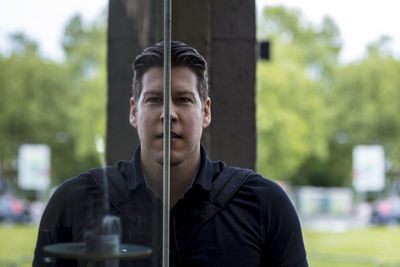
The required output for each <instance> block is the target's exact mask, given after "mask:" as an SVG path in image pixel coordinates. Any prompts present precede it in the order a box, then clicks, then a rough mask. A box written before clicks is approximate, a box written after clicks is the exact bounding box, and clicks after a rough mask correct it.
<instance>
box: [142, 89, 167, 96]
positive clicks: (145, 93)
mask: <svg viewBox="0 0 400 267" xmlns="http://www.w3.org/2000/svg"><path fill="white" fill-rule="evenodd" d="M148 95H155V96H162V95H163V92H162V91H159V90H148V91H146V92H144V94H143V96H148Z"/></svg>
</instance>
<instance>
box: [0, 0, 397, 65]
mask: <svg viewBox="0 0 400 267" xmlns="http://www.w3.org/2000/svg"><path fill="white" fill-rule="evenodd" d="M107 4H108V0H0V53H7V52H8V51H9V48H10V45H9V41H8V35H9V34H10V33H13V32H24V33H26V34H27V35H28V36H29V37H31V38H33V39H34V40H36V41H37V42H38V43H39V45H40V48H41V52H42V54H43V55H45V56H46V57H49V58H52V59H54V60H62V59H63V54H62V50H61V37H62V34H63V31H64V27H65V25H66V23H67V21H68V20H69V18H70V17H71V16H72V15H73V14H76V13H77V12H79V13H81V14H82V16H83V18H84V19H85V20H87V21H90V20H91V19H93V18H94V17H95V16H96V15H98V14H100V12H101V10H102V9H103V8H105V7H106V6H107ZM256 4H257V11H258V12H260V11H261V10H262V7H263V6H265V5H267V4H268V5H285V6H287V7H292V8H293V7H294V8H299V9H300V10H301V11H302V12H303V14H304V16H305V17H306V18H307V19H308V20H310V21H312V22H314V23H320V22H321V20H322V18H323V16H324V15H329V16H330V17H331V18H333V19H334V21H335V22H336V23H337V25H338V26H339V29H340V32H341V36H342V41H343V49H342V53H341V55H340V58H341V60H342V61H343V62H350V61H353V60H357V59H359V58H361V57H362V56H363V55H364V53H365V47H366V45H367V44H368V43H370V42H372V41H375V40H377V39H378V38H379V37H380V36H382V35H388V36H391V37H392V45H391V48H392V50H393V51H394V52H395V55H396V56H399V55H400V26H399V25H400V16H398V12H399V10H400V1H398V0H379V1H378V0H256Z"/></svg>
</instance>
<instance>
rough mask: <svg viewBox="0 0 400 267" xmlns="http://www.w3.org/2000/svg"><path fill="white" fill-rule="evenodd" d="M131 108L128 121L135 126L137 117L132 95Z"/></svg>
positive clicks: (135, 104)
mask: <svg viewBox="0 0 400 267" xmlns="http://www.w3.org/2000/svg"><path fill="white" fill-rule="evenodd" d="M130 104H131V109H130V111H129V123H130V124H131V125H132V126H133V127H135V128H137V117H136V110H137V103H136V101H135V99H134V98H133V97H131V100H130Z"/></svg>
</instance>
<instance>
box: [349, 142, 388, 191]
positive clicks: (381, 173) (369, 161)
mask: <svg viewBox="0 0 400 267" xmlns="http://www.w3.org/2000/svg"><path fill="white" fill-rule="evenodd" d="M353 185H354V188H355V189H356V190H357V191H359V192H367V191H380V190H382V189H383V188H384V187H385V153H384V151H383V147H382V146H380V145H371V146H362V145H360V146H356V147H355V148H354V149H353Z"/></svg>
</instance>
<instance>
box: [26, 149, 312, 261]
mask: <svg viewBox="0 0 400 267" xmlns="http://www.w3.org/2000/svg"><path fill="white" fill-rule="evenodd" d="M225 167H226V164H225V163H224V162H222V161H217V162H212V161H210V160H209V159H208V157H207V154H206V152H205V150H204V148H203V147H202V148H201V164H200V169H199V172H198V174H197V176H196V178H195V179H194V181H193V183H192V185H191V186H190V188H188V190H187V191H186V192H185V194H184V196H183V198H182V199H181V200H179V201H178V202H177V204H176V205H175V206H174V207H173V208H172V210H171V223H170V225H171V229H170V235H171V236H170V241H171V244H170V249H171V253H170V262H171V263H170V266H308V265H307V260H306V253H305V249H304V245H303V240H302V233H301V228H300V223H299V220H298V217H297V214H296V211H295V209H294V208H293V205H292V204H291V202H290V200H289V199H288V197H287V196H286V194H285V193H284V192H283V190H282V189H281V188H280V187H279V186H278V185H277V184H276V183H274V182H272V181H270V180H267V179H265V178H263V177H262V176H260V175H258V174H256V173H254V174H252V175H251V176H250V177H248V179H247V180H246V182H245V183H244V184H243V185H242V186H241V188H240V190H239V191H238V192H237V193H236V194H235V195H234V197H233V198H232V200H231V201H230V202H229V203H228V204H227V205H226V206H225V207H224V208H223V209H222V210H221V211H220V212H219V213H217V214H216V215H215V216H214V217H213V218H212V219H211V220H210V221H208V222H207V223H206V224H205V225H204V226H203V227H202V228H201V229H200V230H199V231H198V233H197V234H196V235H195V236H194V238H193V240H192V241H191V242H190V243H189V244H188V245H187V246H186V247H182V246H181V245H180V243H181V240H179V239H178V238H177V236H176V235H175V232H176V230H177V229H179V227H180V226H181V225H182V223H183V221H184V220H185V218H186V214H187V213H188V211H190V210H191V209H192V208H193V206H194V205H195V203H196V202H197V201H198V200H199V199H207V197H208V194H209V193H210V191H211V188H212V184H213V181H214V179H215V178H216V177H217V176H218V175H219V174H220V173H221V172H222V170H223V169H224V168H225ZM115 168H116V169H117V170H118V171H119V173H120V174H121V176H122V177H123V179H125V181H126V184H127V189H128V194H129V200H128V201H126V202H121V203H120V204H118V207H115V205H111V206H110V213H111V214H113V215H116V216H119V217H120V219H121V223H122V231H123V232H122V243H128V244H140V245H145V246H148V247H150V248H152V250H153V254H152V256H150V257H147V258H144V259H138V260H131V261H121V262H120V266H160V265H161V240H162V235H161V234H162V230H161V229H162V216H161V215H162V203H161V200H160V199H158V198H157V197H156V196H155V195H154V194H153V192H152V190H151V188H150V187H149V186H148V185H147V183H146V179H145V177H144V176H143V173H142V170H141V165H140V147H138V149H137V150H136V152H135V155H134V157H133V159H132V160H131V161H119V162H118V163H116V165H115ZM171 181H172V182H173V177H171ZM99 194H100V191H99V188H98V187H97V186H96V185H95V183H94V182H93V180H92V178H91V176H90V174H89V173H83V174H80V175H78V176H77V177H75V178H72V179H70V180H68V181H66V182H65V183H63V184H62V185H60V187H59V188H58V189H57V190H56V191H55V193H54V194H53V196H52V197H51V199H50V201H49V203H48V205H47V207H46V210H45V212H44V214H43V217H42V221H41V223H40V226H39V235H38V240H37V245H36V249H35V258H34V262H33V266H46V265H44V264H42V263H43V262H44V261H48V262H49V261H51V259H49V258H46V255H45V254H44V253H43V252H42V249H41V248H42V247H43V246H44V245H46V244H52V243H61V242H82V241H83V235H84V231H85V229H86V227H87V226H88V225H89V224H90V222H91V221H92V220H93V217H94V214H95V210H96V208H95V203H93V199H96V198H95V197H93V196H97V195H99ZM56 263H57V265H56V266H77V265H79V266H81V265H82V266H84V265H85V263H84V262H80V263H77V262H76V261H64V260H59V259H57V260H56Z"/></svg>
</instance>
